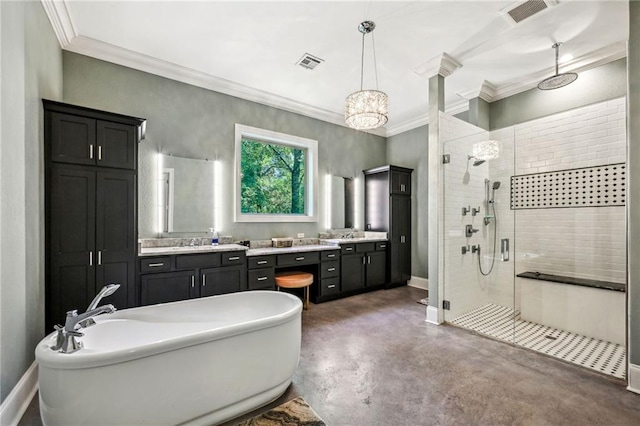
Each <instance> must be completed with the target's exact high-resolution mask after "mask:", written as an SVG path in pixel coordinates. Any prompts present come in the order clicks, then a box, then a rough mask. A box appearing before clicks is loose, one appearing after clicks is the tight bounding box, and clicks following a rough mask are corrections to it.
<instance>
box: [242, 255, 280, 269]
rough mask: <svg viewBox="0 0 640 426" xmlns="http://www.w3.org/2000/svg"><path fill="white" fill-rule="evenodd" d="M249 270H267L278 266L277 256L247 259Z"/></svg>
mask: <svg viewBox="0 0 640 426" xmlns="http://www.w3.org/2000/svg"><path fill="white" fill-rule="evenodd" d="M247 263H248V264H249V269H256V268H266V267H273V266H276V257H275V256H251V257H248V258H247Z"/></svg>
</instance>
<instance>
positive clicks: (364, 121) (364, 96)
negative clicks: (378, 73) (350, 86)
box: [344, 90, 389, 130]
mask: <svg viewBox="0 0 640 426" xmlns="http://www.w3.org/2000/svg"><path fill="white" fill-rule="evenodd" d="M388 114H389V96H387V94H386V93H384V92H381V91H379V90H360V91H358V92H353V93H352V94H350V95H349V96H347V101H346V103H345V109H344V118H345V121H346V123H347V126H349V127H352V128H354V129H359V130H367V129H375V128H377V127H380V126H384V125H385V124H386V123H387V120H388V117H387V115H388Z"/></svg>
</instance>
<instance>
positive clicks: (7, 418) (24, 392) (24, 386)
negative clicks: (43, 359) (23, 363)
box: [0, 361, 38, 425]
mask: <svg viewBox="0 0 640 426" xmlns="http://www.w3.org/2000/svg"><path fill="white" fill-rule="evenodd" d="M37 390H38V364H36V362H35V361H33V364H31V366H30V367H29V368H28V369H27V371H26V372H25V373H24V374H23V375H22V377H21V378H20V381H18V383H17V384H16V385H15V387H14V388H13V389H12V390H11V393H9V395H8V396H7V398H6V399H5V400H4V401H3V402H2V405H0V425H17V424H18V422H19V421H20V419H21V418H22V416H23V415H24V412H25V411H27V408H28V407H29V404H30V403H31V400H32V399H33V396H34V395H35V394H36V391H37Z"/></svg>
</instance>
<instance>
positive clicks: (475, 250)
mask: <svg viewBox="0 0 640 426" xmlns="http://www.w3.org/2000/svg"><path fill="white" fill-rule="evenodd" d="M475 252H478V254H480V244H478V245H477V246H476V245H474V246H471V253H475Z"/></svg>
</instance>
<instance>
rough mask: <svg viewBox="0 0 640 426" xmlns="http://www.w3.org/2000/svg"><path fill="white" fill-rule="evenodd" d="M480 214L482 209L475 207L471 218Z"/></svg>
mask: <svg viewBox="0 0 640 426" xmlns="http://www.w3.org/2000/svg"><path fill="white" fill-rule="evenodd" d="M478 213H480V207H478V208H477V209H476V208H475V207H474V208H472V209H471V216H475V215H477V214H478Z"/></svg>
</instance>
